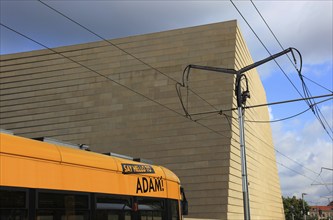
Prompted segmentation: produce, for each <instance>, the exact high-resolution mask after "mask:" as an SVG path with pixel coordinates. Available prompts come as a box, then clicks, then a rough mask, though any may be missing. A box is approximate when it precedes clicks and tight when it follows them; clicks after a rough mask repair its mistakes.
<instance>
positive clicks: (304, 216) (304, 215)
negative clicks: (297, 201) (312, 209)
mask: <svg viewBox="0 0 333 220" xmlns="http://www.w3.org/2000/svg"><path fill="white" fill-rule="evenodd" d="M304 195H306V193H302V202H303V218H304V220H306V213H305V205H304Z"/></svg>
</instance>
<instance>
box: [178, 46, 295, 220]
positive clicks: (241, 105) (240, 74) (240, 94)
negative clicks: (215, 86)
mask: <svg viewBox="0 0 333 220" xmlns="http://www.w3.org/2000/svg"><path fill="white" fill-rule="evenodd" d="M293 50H295V49H294V48H288V49H286V50H284V51H282V52H280V53H277V54H274V55H272V56H270V57H267V58H266V59H263V60H261V61H258V62H255V63H253V64H250V65H248V66H246V67H243V68H242V69H240V70H235V69H227V68H220V67H211V66H200V65H192V64H190V65H189V66H187V67H186V68H188V74H189V72H190V69H191V68H193V69H201V70H207V71H214V72H220V73H228V74H233V75H236V82H235V95H236V98H237V110H238V123H239V140H240V155H241V172H242V190H243V209H244V220H250V219H251V215H250V202H249V201H250V200H249V191H248V185H249V182H248V178H247V164H246V149H245V133H244V111H245V103H246V99H247V98H250V93H249V90H248V81H247V77H246V75H245V74H244V73H245V72H247V71H249V70H251V69H253V68H256V67H258V66H260V65H262V64H264V63H266V62H269V61H271V60H273V59H275V58H277V57H280V56H282V55H285V54H287V53H289V52H291V53H292V55H293V57H294V54H293ZM294 60H295V57H294ZM184 78H185V77H184V76H183V85H185V82H184ZM186 78H188V76H187V77H186ZM242 78H244V79H245V83H246V90H245V91H242V86H241V81H242Z"/></svg>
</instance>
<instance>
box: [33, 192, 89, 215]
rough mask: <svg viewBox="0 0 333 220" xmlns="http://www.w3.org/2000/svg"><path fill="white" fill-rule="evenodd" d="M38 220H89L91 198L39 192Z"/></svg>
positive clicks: (79, 195)
mask: <svg viewBox="0 0 333 220" xmlns="http://www.w3.org/2000/svg"><path fill="white" fill-rule="evenodd" d="M37 220H89V196H88V195H81V194H70V193H51V192H39V193H38V202H37Z"/></svg>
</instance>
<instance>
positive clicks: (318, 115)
mask: <svg viewBox="0 0 333 220" xmlns="http://www.w3.org/2000/svg"><path fill="white" fill-rule="evenodd" d="M230 2H231V3H232V5H233V6H234V7H235V9H236V10H237V12H238V13H239V15H240V16H241V17H242V18H243V20H244V21H245V22H246V24H247V25H248V27H249V28H250V29H251V31H252V32H253V34H254V35H255V36H256V38H257V39H258V40H259V42H260V43H261V45H262V46H263V47H264V48H265V50H266V51H267V53H268V54H270V55H271V52H270V51H269V50H268V48H267V47H266V45H265V44H264V43H263V41H262V40H261V39H260V38H259V36H258V34H257V33H256V32H255V31H254V29H253V28H252V26H251V25H250V24H249V22H248V21H247V20H246V19H245V17H244V16H243V14H242V13H241V12H240V10H239V9H238V7H237V6H236V5H235V4H234V2H233V0H230ZM274 62H275V63H276V65H277V66H278V67H279V69H280V70H281V71H282V73H283V74H284V75H285V77H286V78H287V79H288V81H289V82H290V83H291V84H292V86H293V87H294V89H295V90H296V91H297V93H298V94H299V95H300V96H301V97H302V98H303V95H302V94H301V93H300V91H299V90H298V89H297V87H296V86H295V84H294V83H293V82H292V81H291V79H290V78H289V77H288V75H287V74H286V72H285V71H284V70H283V69H282V67H281V66H280V64H279V63H278V62H277V61H276V60H275V59H274ZM296 70H297V68H296ZM297 72H298V73H299V74H298V75H299V77H300V79H301V81H302V87H303V91H304V95H305V97H307V96H311V94H310V93H309V91H308V89H307V87H306V85H305V83H304V81H303V80H302V74H301V73H300V71H299V70H297ZM306 103H307V104H308V106H309V107H311V106H312V105H311V101H306ZM312 112H313V113H314V115H315V116H316V118H317V119H318V121H319V123H320V124H321V125H322V127H323V129H324V130H325V131H326V133H327V134H328V136H329V137H330V139H332V140H333V136H332V135H331V134H330V133H329V131H328V130H327V128H326V126H325V123H326V124H328V123H327V121H326V119H325V118H324V122H325V123H324V122H323V119H322V118H321V116H320V115H322V114H318V113H319V112H320V109H318V108H317V107H314V109H313V110H312ZM330 130H331V132H332V133H333V130H332V129H331V128H330Z"/></svg>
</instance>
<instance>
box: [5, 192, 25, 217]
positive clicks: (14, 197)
mask: <svg viewBox="0 0 333 220" xmlns="http://www.w3.org/2000/svg"><path fill="white" fill-rule="evenodd" d="M12 219H15V220H25V219H28V210H27V192H26V191H19V190H14V189H9V188H8V189H7V188H0V220H12Z"/></svg>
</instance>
